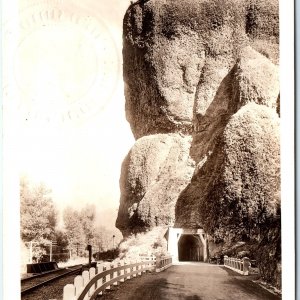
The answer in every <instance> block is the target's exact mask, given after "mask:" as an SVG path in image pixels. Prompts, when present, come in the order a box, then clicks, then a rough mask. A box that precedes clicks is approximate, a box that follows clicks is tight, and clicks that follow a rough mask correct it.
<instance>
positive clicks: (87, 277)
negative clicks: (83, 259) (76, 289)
mask: <svg viewBox="0 0 300 300" xmlns="http://www.w3.org/2000/svg"><path fill="white" fill-rule="evenodd" d="M82 278H83V288H84V287H85V286H86V285H87V284H88V283H89V281H90V273H89V271H87V270H86V271H83V272H82ZM88 298H89V293H87V294H86V295H85V297H84V300H88Z"/></svg>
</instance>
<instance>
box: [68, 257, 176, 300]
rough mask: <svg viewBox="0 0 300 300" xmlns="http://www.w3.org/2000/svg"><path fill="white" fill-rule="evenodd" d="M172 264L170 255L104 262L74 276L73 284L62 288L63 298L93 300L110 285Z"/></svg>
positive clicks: (158, 270) (157, 270) (163, 268)
mask: <svg viewBox="0 0 300 300" xmlns="http://www.w3.org/2000/svg"><path fill="white" fill-rule="evenodd" d="M171 265H172V259H171V257H161V258H159V259H155V257H150V258H144V259H143V260H142V261H137V262H130V263H128V262H126V261H120V262H118V263H114V264H111V263H104V264H101V265H99V266H98V267H97V268H90V269H89V271H84V272H83V273H82V275H81V276H76V277H75V279H74V284H67V285H66V286H65V287H64V290H63V300H94V299H96V297H97V295H101V294H102V293H103V292H104V291H105V290H108V289H110V288H111V286H112V285H118V284H119V283H121V282H124V281H125V280H129V279H131V278H133V277H137V276H141V275H142V274H143V273H146V272H147V271H150V272H152V271H156V272H160V271H162V270H165V269H166V268H168V267H170V266H171Z"/></svg>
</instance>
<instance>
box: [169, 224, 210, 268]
mask: <svg viewBox="0 0 300 300" xmlns="http://www.w3.org/2000/svg"><path fill="white" fill-rule="evenodd" d="M166 238H167V240H168V252H169V253H170V255H171V256H172V258H173V260H174V262H178V261H203V262H207V261H208V243H207V235H206V233H205V232H204V230H203V229H202V228H176V227H169V228H168V231H167V236H166Z"/></svg>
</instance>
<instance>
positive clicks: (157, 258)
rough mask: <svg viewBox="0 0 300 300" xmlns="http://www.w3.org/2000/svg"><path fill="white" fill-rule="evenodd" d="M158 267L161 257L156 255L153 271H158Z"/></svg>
mask: <svg viewBox="0 0 300 300" xmlns="http://www.w3.org/2000/svg"><path fill="white" fill-rule="evenodd" d="M160 267H161V258H160V257H156V262H155V271H156V272H159V269H160Z"/></svg>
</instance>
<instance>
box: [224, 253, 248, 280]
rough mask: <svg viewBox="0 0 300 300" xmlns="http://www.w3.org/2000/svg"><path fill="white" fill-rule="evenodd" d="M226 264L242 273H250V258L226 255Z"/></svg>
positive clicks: (227, 266)
mask: <svg viewBox="0 0 300 300" xmlns="http://www.w3.org/2000/svg"><path fill="white" fill-rule="evenodd" d="M224 266H225V267H226V268H228V269H231V270H233V271H235V272H237V273H239V274H242V275H249V268H250V259H249V258H248V257H244V258H242V259H239V258H234V257H228V256H227V255H225V256H224Z"/></svg>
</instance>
